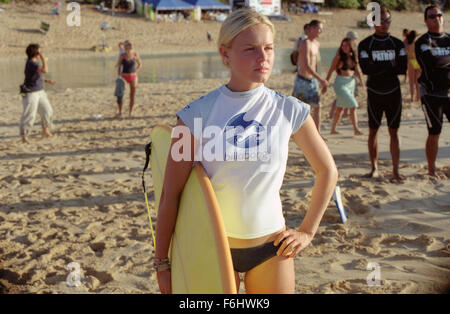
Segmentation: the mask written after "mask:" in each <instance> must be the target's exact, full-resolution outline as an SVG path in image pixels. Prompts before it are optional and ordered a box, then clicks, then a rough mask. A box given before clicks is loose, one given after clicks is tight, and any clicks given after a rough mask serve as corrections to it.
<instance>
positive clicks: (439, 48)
mask: <svg viewBox="0 0 450 314" xmlns="http://www.w3.org/2000/svg"><path fill="white" fill-rule="evenodd" d="M424 18H425V24H426V25H427V28H428V32H427V33H425V34H423V35H422V36H421V37H420V38H419V39H418V40H417V41H416V45H415V51H416V58H417V61H418V62H419V65H420V67H421V69H422V74H421V75H420V77H419V84H420V97H421V101H422V109H423V112H424V114H425V121H426V122H427V126H428V138H427V142H426V145H425V152H426V156H427V161H428V174H429V175H430V176H432V177H438V175H437V173H436V164H435V163H436V157H437V153H438V148H439V146H438V144H439V135H440V134H441V131H442V124H443V116H444V114H445V115H446V116H447V120H448V121H450V94H449V89H450V35H449V34H448V33H446V32H444V16H443V14H442V11H441V10H440V9H439V8H438V7H436V6H433V5H432V6H429V7H427V8H426V9H425V16H424Z"/></svg>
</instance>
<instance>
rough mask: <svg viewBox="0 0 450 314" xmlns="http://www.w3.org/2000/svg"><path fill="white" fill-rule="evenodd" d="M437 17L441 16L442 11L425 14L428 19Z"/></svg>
mask: <svg viewBox="0 0 450 314" xmlns="http://www.w3.org/2000/svg"><path fill="white" fill-rule="evenodd" d="M437 17H442V13H438V14H430V15H428V16H427V18H429V19H435V18H437Z"/></svg>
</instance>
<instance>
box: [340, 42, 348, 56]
mask: <svg viewBox="0 0 450 314" xmlns="http://www.w3.org/2000/svg"><path fill="white" fill-rule="evenodd" d="M341 49H342V51H343V52H344V53H346V54H349V53H350V45H349V44H348V42H346V41H344V42H342V45H341Z"/></svg>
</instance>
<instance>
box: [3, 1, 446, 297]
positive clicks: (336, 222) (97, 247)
mask: <svg viewBox="0 0 450 314" xmlns="http://www.w3.org/2000/svg"><path fill="white" fill-rule="evenodd" d="M3 7H5V8H6V12H3V13H0V51H1V58H17V57H20V58H23V57H24V50H25V47H26V45H27V44H28V43H30V42H33V41H38V42H39V43H42V45H43V46H44V47H46V51H47V55H48V57H49V58H51V57H55V58H56V57H58V56H67V55H73V56H88V55H92V54H94V52H92V51H90V50H89V49H90V47H92V46H93V45H95V44H96V43H97V41H98V39H99V38H100V37H101V33H100V32H101V31H100V29H99V24H100V23H101V22H102V21H104V20H107V21H110V23H111V25H113V26H115V27H117V30H111V31H110V32H109V33H108V34H107V36H108V40H109V41H110V42H112V43H114V42H118V41H119V40H121V39H123V38H129V39H130V40H132V41H134V42H135V44H136V46H137V48H136V49H137V50H138V51H139V52H141V53H144V52H145V53H154V54H159V53H179V52H180V51H183V52H198V51H213V50H214V49H215V45H214V44H213V43H209V42H208V41H207V40H206V31H210V32H211V33H212V35H213V37H214V38H216V37H217V34H218V31H219V28H220V23H218V22H202V23H193V22H189V23H186V22H180V23H150V22H147V21H144V20H143V19H138V18H131V17H118V18H114V19H113V18H111V17H110V16H107V15H103V14H100V13H97V12H94V11H93V10H89V9H86V10H85V7H83V8H82V10H83V11H82V14H83V16H82V26H81V28H78V29H75V28H69V29H67V28H65V26H64V25H65V21H64V18H63V17H59V18H55V19H54V20H53V21H52V26H51V31H50V32H49V34H47V35H45V37H44V36H42V37H39V36H40V35H39V36H37V35H36V34H33V33H29V32H23V31H20V30H21V29H22V30H23V29H34V28H37V27H39V21H40V20H42V19H44V18H45V19H52V17H51V16H50V15H49V12H50V6H32V7H25V6H12V5H3ZM86 8H89V7H86ZM364 16H365V12H364V11H354V10H353V11H352V10H345V11H344V10H339V11H333V15H330V16H318V18H319V19H322V20H324V21H325V32H324V35H323V38H322V43H323V45H324V46H329V47H335V46H337V45H338V42H339V41H340V39H341V37H343V35H344V34H345V33H346V32H347V31H348V30H357V31H358V33H359V35H360V37H361V38H363V37H365V36H367V35H369V34H370V31H368V30H360V29H356V21H357V20H360V19H363V18H364ZM290 17H291V18H292V22H290V23H288V22H280V21H276V22H275V26H276V29H277V35H276V36H277V37H276V45H277V47H282V48H288V47H292V45H293V40H294V39H295V38H296V37H297V36H298V35H299V29H301V27H302V26H303V24H304V23H305V22H307V21H308V20H309V19H310V18H311V16H290ZM314 17H316V16H314ZM5 25H6V26H7V27H6V28H5V27H4V26H5ZM143 25H145V26H146V25H149V26H148V28H149V31H150V30H151V35H149V32H147V31H144V27H143ZM90 27H93V30H92V31H90V29H89V28H90ZM403 28H409V29H416V30H418V31H419V32H421V33H423V32H424V31H425V27H424V25H423V15H422V14H421V13H419V12H417V13H399V12H393V23H392V28H391V29H392V34H394V35H396V36H398V37H400V35H401V30H402V29H403ZM36 38H38V39H36ZM114 53H116V52H114ZM50 70H51V69H50ZM293 81H294V74H292V73H291V74H289V73H285V74H277V75H273V76H272V77H271V79H270V80H269V81H268V82H267V84H266V85H267V86H268V87H269V88H272V89H274V90H277V91H279V92H281V93H284V94H291V92H292V87H293ZM401 82H402V94H403V95H404V96H403V98H404V103H403V114H402V123H401V127H400V130H399V135H400V139H401V161H400V171H401V174H402V175H404V176H406V177H407V180H406V181H405V182H404V183H402V184H397V183H392V182H391V181H390V179H391V169H392V167H391V159H390V153H389V136H388V131H387V128H386V121H385V120H384V121H383V127H382V128H381V129H380V134H379V148H380V153H379V157H380V161H379V166H380V174H381V176H380V178H377V179H367V178H364V177H363V175H364V174H366V173H367V172H368V171H369V169H370V162H369V157H368V153H367V134H368V123H367V107H366V95H365V93H364V92H360V95H359V96H358V98H357V100H358V102H359V104H360V108H359V109H358V117H359V121H360V123H359V125H360V128H361V130H362V131H363V132H364V135H363V136H354V135H353V130H352V127H351V123H350V121H349V119H348V118H345V119H344V120H343V121H342V122H341V124H340V126H339V128H338V130H339V131H340V132H341V134H339V135H330V134H329V133H330V129H331V121H330V119H329V118H328V111H329V109H330V105H331V103H332V101H333V99H334V97H335V94H334V91H333V89H332V88H330V89H329V90H328V91H327V93H326V94H325V95H323V98H322V99H323V102H322V106H323V108H324V110H323V112H324V115H323V122H322V133H323V135H324V137H325V138H326V139H327V143H328V146H329V148H330V150H331V152H332V153H333V156H334V158H335V161H336V164H337V166H338V169H339V183H338V185H339V186H340V188H341V191H342V199H343V203H344V206H345V208H346V210H347V212H348V215H349V220H348V221H347V222H346V223H345V224H342V223H341V220H340V216H339V214H338V211H337V209H336V206H335V205H334V203H333V202H330V205H329V207H328V209H327V212H326V213H325V216H324V218H323V220H322V223H321V225H320V227H319V230H318V232H317V234H316V236H315V238H314V240H313V242H312V244H311V245H310V246H309V247H307V248H306V249H305V250H304V251H302V252H301V253H300V254H299V255H298V256H297V257H296V258H295V269H296V293H306V294H310V293H338V294H345V293H448V292H449V289H450V231H449V225H450V192H449V191H450V180H449V178H450V127H449V124H448V123H447V122H445V124H444V127H443V131H442V134H441V139H440V150H439V154H438V160H437V166H438V168H439V174H440V176H441V178H440V179H431V178H430V177H429V176H428V175H427V168H426V164H427V163H426V157H425V150H424V147H425V140H426V137H427V129H426V123H425V120H424V116H423V112H422V110H421V107H420V104H419V103H409V102H408V100H409V86H407V84H405V83H403V77H402V78H401ZM224 83H226V80H225V79H196V80H183V81H171V82H160V83H144V84H140V85H139V86H138V90H137V94H136V107H135V112H134V115H133V116H132V117H126V116H125V117H124V118H122V119H118V118H114V116H115V114H116V110H117V109H116V105H115V98H114V96H113V91H114V86H109V87H101V88H71V89H66V90H64V91H48V92H47V94H48V97H49V99H50V102H51V103H52V106H53V109H54V123H55V128H54V132H53V133H54V136H53V137H52V138H45V139H44V138H42V137H41V135H40V118H38V119H37V121H36V123H35V127H34V129H33V133H32V135H31V136H30V144H29V145H23V144H22V143H21V142H20V137H19V121H20V116H21V112H22V105H21V99H20V95H18V94H17V93H13V92H0V99H1V100H2V106H0V199H1V202H0V293H159V289H158V286H157V283H156V281H155V276H154V271H153V268H152V262H151V257H152V256H153V244H152V239H151V232H150V226H149V220H148V216H147V209H146V205H145V201H144V195H143V193H142V186H141V175H142V168H143V166H144V163H145V153H144V145H145V144H146V143H147V142H148V141H149V139H150V138H149V134H150V130H151V128H152V127H153V126H155V125H157V124H168V125H174V124H175V122H176V118H175V113H176V112H177V111H178V110H180V109H181V108H183V107H184V106H185V105H187V104H188V103H190V102H191V101H193V100H195V99H197V98H199V97H200V96H202V95H204V94H205V93H207V92H209V91H211V90H213V89H215V88H217V87H219V86H220V85H221V84H224ZM180 91H183V92H182V93H180ZM127 93H128V90H127ZM124 108H125V112H126V111H127V109H128V99H127V98H125V107H124ZM98 114H101V118H100V119H96V118H94V115H98ZM290 145H291V146H290V154H289V160H288V166H287V170H286V175H285V180H284V182H283V186H282V189H281V197H282V202H283V208H284V214H285V217H286V220H287V225H288V227H292V228H294V227H297V226H299V225H300V223H301V221H302V218H303V217H304V216H305V214H306V211H307V209H308V204H309V201H310V198H311V189H312V186H313V180H314V173H313V171H312V169H311V167H310V166H309V164H308V163H307V161H306V160H305V158H304V156H303V154H302V152H301V151H300V150H299V149H298V148H296V147H295V144H294V143H293V142H291V144H290ZM146 181H147V185H148V187H149V190H150V193H149V201H150V211H151V214H152V220H153V223H155V221H156V210H155V208H154V195H153V192H152V180H151V175H150V173H147V176H146ZM72 262H75V263H77V264H78V265H79V266H80V271H81V285H80V286H78V287H70V286H68V284H67V278H68V275H69V273H70V271H69V270H68V269H67V266H68V265H69V263H72ZM368 265H376V266H378V268H377V269H378V270H379V274H380V282H379V285H375V286H374V285H369V284H368V281H367V278H368V277H369V278H370V274H371V273H372V272H373V271H372V270H370V269H368V268H367V267H368ZM240 292H241V293H244V292H245V291H244V290H243V283H241V291H240Z"/></svg>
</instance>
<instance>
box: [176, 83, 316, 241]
mask: <svg viewBox="0 0 450 314" xmlns="http://www.w3.org/2000/svg"><path fill="white" fill-rule="evenodd" d="M309 111H310V106H309V105H307V104H305V103H303V102H301V101H299V100H298V99H296V98H294V97H291V96H285V95H282V94H280V93H278V92H275V91H273V90H270V89H268V88H266V87H265V86H264V85H263V84H261V85H260V86H259V87H257V88H255V89H252V90H250V91H246V92H232V91H230V90H229V89H228V88H227V87H226V86H225V85H222V86H221V87H219V88H218V89H215V90H213V91H212V92H210V93H208V94H207V95H205V96H203V97H201V98H199V99H198V100H195V101H194V102H192V103H190V104H189V105H187V106H186V107H185V108H184V109H182V110H181V111H179V112H178V113H177V116H178V117H179V118H181V120H182V121H183V122H184V124H185V125H186V126H187V127H188V128H189V130H190V132H191V133H192V134H193V135H194V138H195V139H196V141H198V143H199V145H197V150H196V152H195V154H196V157H195V158H196V160H197V161H200V162H201V163H202V165H203V167H204V168H205V170H206V173H207V174H208V177H209V178H210V180H211V183H212V186H213V188H214V192H215V194H216V197H217V200H218V202H219V205H220V208H221V211H222V216H223V219H224V223H225V229H226V231H227V235H228V236H229V237H233V238H240V239H252V238H258V237H262V236H265V235H267V234H271V233H273V232H276V231H278V230H280V229H282V228H283V227H284V226H285V220H284V217H283V212H282V206H281V199H280V188H281V185H282V182H283V177H284V173H285V171H286V163H287V158H288V144H289V139H290V137H291V135H292V134H293V133H295V132H296V131H297V130H298V129H299V128H300V127H301V125H302V124H303V123H304V122H305V120H306V118H307V116H308V114H309Z"/></svg>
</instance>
